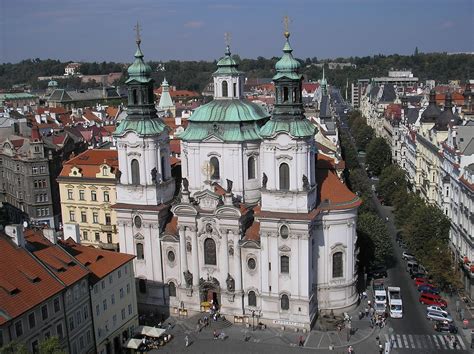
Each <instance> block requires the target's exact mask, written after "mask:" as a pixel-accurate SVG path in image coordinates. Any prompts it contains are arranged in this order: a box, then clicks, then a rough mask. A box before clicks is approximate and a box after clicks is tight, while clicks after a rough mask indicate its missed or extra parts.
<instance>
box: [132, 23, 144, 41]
mask: <svg viewBox="0 0 474 354" xmlns="http://www.w3.org/2000/svg"><path fill="white" fill-rule="evenodd" d="M133 29H134V30H135V32H136V33H137V44H140V43H141V42H142V39H141V37H140V29H141V28H140V24H139V23H138V21H137V24H136V26H135V27H133Z"/></svg>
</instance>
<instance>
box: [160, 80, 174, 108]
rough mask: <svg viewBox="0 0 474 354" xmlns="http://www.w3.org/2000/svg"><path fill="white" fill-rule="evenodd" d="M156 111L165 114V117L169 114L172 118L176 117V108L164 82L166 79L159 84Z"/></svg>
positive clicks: (168, 86)
mask: <svg viewBox="0 0 474 354" xmlns="http://www.w3.org/2000/svg"><path fill="white" fill-rule="evenodd" d="M158 109H159V110H160V111H162V112H164V113H165V115H169V114H171V115H172V116H173V117H174V116H175V115H176V106H175V105H174V103H173V100H172V99H171V95H170V85H169V84H168V81H166V77H165V78H164V79H163V82H162V83H161V96H160V101H159V102H158Z"/></svg>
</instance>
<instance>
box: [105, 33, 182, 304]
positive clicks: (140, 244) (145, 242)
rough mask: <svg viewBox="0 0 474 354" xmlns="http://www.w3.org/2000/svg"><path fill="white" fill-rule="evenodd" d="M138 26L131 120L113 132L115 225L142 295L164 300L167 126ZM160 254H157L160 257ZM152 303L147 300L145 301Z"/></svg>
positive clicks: (169, 183) (169, 190)
mask: <svg viewBox="0 0 474 354" xmlns="http://www.w3.org/2000/svg"><path fill="white" fill-rule="evenodd" d="M140 43H141V40H140V37H139V29H138V25H137V51H136V53H135V61H134V62H133V64H132V65H131V66H130V67H129V68H128V75H129V79H128V80H127V81H126V85H127V87H128V105H127V117H126V118H125V119H124V120H123V121H122V122H121V123H120V124H119V126H118V127H117V129H116V131H115V134H114V136H115V139H116V140H117V150H118V159H119V171H118V173H116V176H117V204H116V205H115V206H114V207H115V209H116V210H117V224H118V228H119V241H120V250H121V252H124V253H128V254H134V255H136V258H135V260H134V265H135V276H136V278H139V279H140V280H139V284H138V285H139V286H138V288H139V290H140V291H139V302H143V301H140V297H142V298H143V297H145V298H152V299H154V302H155V303H156V304H157V305H159V304H161V303H162V301H163V295H162V294H163V292H162V291H160V289H161V286H162V279H161V278H162V264H161V262H160V261H159V258H158V259H157V258H156V257H159V255H160V253H161V249H160V242H159V235H160V230H161V228H162V227H163V225H164V223H165V221H166V219H167V218H168V216H169V202H170V201H171V199H172V198H173V196H174V191H175V182H174V179H173V178H172V177H171V167H170V162H169V156H170V147H169V136H168V133H169V131H168V128H167V127H166V125H165V124H164V123H163V121H162V120H161V119H160V118H159V117H158V115H157V111H156V109H155V104H154V96H153V79H152V78H151V76H150V75H151V68H150V66H149V65H148V64H146V63H145V62H144V60H143V53H142V51H141V48H140ZM157 255H158V256H157ZM146 302H149V301H146Z"/></svg>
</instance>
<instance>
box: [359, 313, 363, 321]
mask: <svg viewBox="0 0 474 354" xmlns="http://www.w3.org/2000/svg"><path fill="white" fill-rule="evenodd" d="M363 318H364V314H363V313H362V311H359V320H361V319H363Z"/></svg>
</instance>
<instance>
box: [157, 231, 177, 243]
mask: <svg viewBox="0 0 474 354" xmlns="http://www.w3.org/2000/svg"><path fill="white" fill-rule="evenodd" d="M161 241H163V242H179V239H178V238H177V237H176V236H175V235H171V234H168V233H164V234H163V235H162V236H161Z"/></svg>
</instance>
